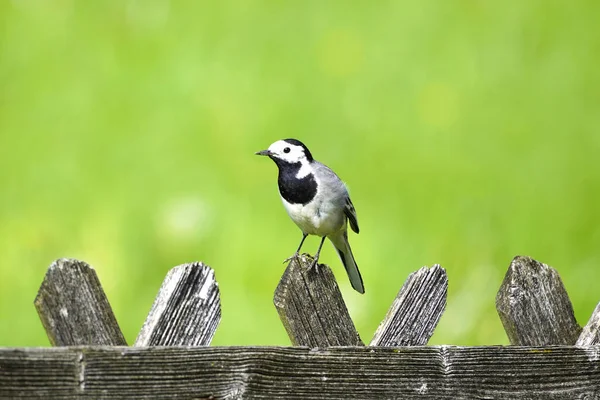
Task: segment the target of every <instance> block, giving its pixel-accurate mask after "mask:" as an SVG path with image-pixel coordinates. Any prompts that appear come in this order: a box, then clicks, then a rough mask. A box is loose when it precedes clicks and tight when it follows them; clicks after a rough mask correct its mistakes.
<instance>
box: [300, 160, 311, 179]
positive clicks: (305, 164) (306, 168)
mask: <svg viewBox="0 0 600 400" xmlns="http://www.w3.org/2000/svg"><path fill="white" fill-rule="evenodd" d="M300 163H301V164H302V166H301V167H300V170H299V171H298V173H297V174H296V178H298V179H302V178H304V177H305V176H306V175H308V174H310V173H311V172H312V168H311V167H310V165H309V164H308V160H307V159H306V158H305V159H303V160H301V161H300Z"/></svg>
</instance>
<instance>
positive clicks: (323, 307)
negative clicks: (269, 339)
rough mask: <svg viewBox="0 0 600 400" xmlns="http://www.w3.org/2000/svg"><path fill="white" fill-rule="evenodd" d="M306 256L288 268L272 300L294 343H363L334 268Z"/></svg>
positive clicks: (312, 345)
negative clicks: (312, 264) (313, 263)
mask: <svg viewBox="0 0 600 400" xmlns="http://www.w3.org/2000/svg"><path fill="white" fill-rule="evenodd" d="M311 263H312V259H311V258H310V257H307V256H306V255H304V254H303V255H302V256H299V257H295V258H293V259H292V260H291V261H290V263H289V265H288V267H287V268H286V270H285V272H284V273H283V276H282V277H281V280H280V282H279V285H278V286H277V289H276V290H275V296H274V299H273V303H274V304H275V308H276V309H277V312H278V313H279V317H280V318H281V322H282V323H283V326H284V327H285V329H286V331H287V333H288V336H289V337H290V340H291V342H292V344H293V345H294V346H308V347H328V346H357V345H362V344H363V343H362V341H361V340H360V336H359V335H358V332H357V331H356V328H355V327H354V322H352V319H351V318H350V314H349V313H348V309H347V308H346V304H345V303H344V299H343V298H342V294H341V292H340V289H339V287H338V285H337V282H336V281H335V277H334V276H333V273H332V272H331V269H329V267H328V266H327V265H324V264H318V265H316V266H315V267H313V268H311V267H310V264H311Z"/></svg>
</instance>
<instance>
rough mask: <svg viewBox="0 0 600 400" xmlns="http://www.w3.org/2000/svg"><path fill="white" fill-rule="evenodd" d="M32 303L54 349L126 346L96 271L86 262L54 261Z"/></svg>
mask: <svg viewBox="0 0 600 400" xmlns="http://www.w3.org/2000/svg"><path fill="white" fill-rule="evenodd" d="M34 304H35V308H36V309H37V311H38V314H39V316H40V319H41V320H42V324H43V325H44V329H46V334H47V335H48V339H49V340H50V343H52V345H54V346H77V345H96V346H126V345H127V343H126V342H125V337H124V336H123V333H121V329H120V328H119V324H117V320H116V318H115V315H114V314H113V311H112V308H111V307H110V304H109V303H108V300H107V298H106V294H104V290H102V285H100V281H99V280H98V276H97V275H96V271H94V269H93V268H92V267H91V266H89V265H88V264H86V263H85V262H82V261H78V260H72V259H66V258H62V259H60V260H56V261H55V262H53V263H52V265H50V267H49V268H48V271H47V272H46V276H45V277H44V281H43V282H42V285H41V287H40V290H39V291H38V295H37V297H36V298H35V301H34Z"/></svg>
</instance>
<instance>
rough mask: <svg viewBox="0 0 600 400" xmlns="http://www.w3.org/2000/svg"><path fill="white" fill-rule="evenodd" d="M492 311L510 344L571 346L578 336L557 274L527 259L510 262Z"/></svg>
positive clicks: (569, 305) (566, 295)
mask: <svg viewBox="0 0 600 400" xmlns="http://www.w3.org/2000/svg"><path fill="white" fill-rule="evenodd" d="M496 309H497V310H498V314H499V315H500V319H501V320H502V324H503V325H504V330H505V331H506V334H507V335H508V339H509V340H510V343H511V344H514V345H522V346H544V345H560V344H564V345H572V344H575V342H576V341H577V338H578V337H579V334H580V333H581V327H580V326H579V324H577V321H576V320H575V314H574V313H573V306H572V304H571V300H569V295H568V294H567V291H566V290H565V287H564V285H563V283H562V281H561V279H560V276H559V275H558V272H556V270H555V269H554V268H551V267H549V266H548V265H546V264H542V263H540V262H538V261H536V260H534V259H532V258H530V257H521V256H518V257H515V258H514V259H513V261H512V263H511V265H510V267H509V269H508V272H507V273H506V276H505V278H504V281H503V282H502V285H501V287H500V290H499V292H498V295H497V296H496Z"/></svg>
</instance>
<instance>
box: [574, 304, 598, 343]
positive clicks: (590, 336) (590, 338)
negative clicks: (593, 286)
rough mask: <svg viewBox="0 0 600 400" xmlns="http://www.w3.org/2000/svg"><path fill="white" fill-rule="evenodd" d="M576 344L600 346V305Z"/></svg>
mask: <svg viewBox="0 0 600 400" xmlns="http://www.w3.org/2000/svg"><path fill="white" fill-rule="evenodd" d="M575 344H576V345H577V346H591V345H596V344H600V303H598V305H597V306H596V309H595V310H594V312H593V313H592V316H591V317H590V320H589V321H588V323H587V325H586V326H584V327H583V331H582V332H581V335H579V339H577V343H575Z"/></svg>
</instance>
